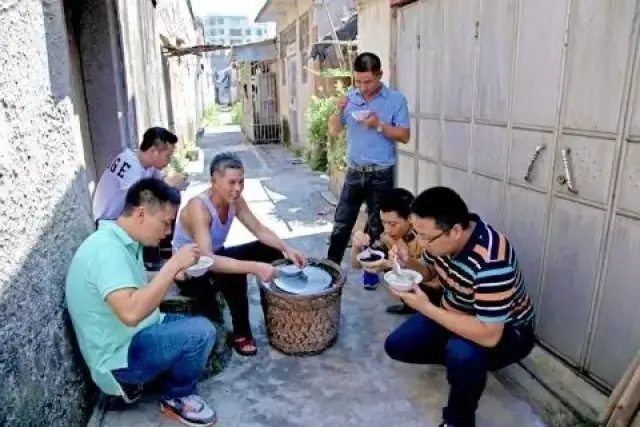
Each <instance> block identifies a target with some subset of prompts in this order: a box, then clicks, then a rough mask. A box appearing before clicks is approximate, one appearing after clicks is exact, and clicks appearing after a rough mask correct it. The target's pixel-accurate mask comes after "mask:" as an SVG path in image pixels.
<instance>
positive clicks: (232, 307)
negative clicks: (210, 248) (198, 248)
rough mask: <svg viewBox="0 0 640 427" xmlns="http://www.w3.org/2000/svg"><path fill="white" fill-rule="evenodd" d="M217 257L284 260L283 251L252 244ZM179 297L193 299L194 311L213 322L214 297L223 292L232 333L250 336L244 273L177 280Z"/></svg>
mask: <svg viewBox="0 0 640 427" xmlns="http://www.w3.org/2000/svg"><path fill="white" fill-rule="evenodd" d="M216 255H220V256H225V257H229V258H233V259H237V260H240V261H257V262H266V263H272V262H274V261H276V260H279V259H282V258H284V256H283V255H282V252H280V251H279V250H277V249H274V248H271V247H269V246H267V245H265V244H264V243H261V242H258V241H255V242H250V243H246V244H244V245H238V246H232V247H228V248H222V249H220V250H218V251H216ZM176 284H177V285H178V287H179V288H180V293H181V295H184V296H188V297H192V298H195V299H196V311H197V312H198V313H199V314H203V315H204V316H206V317H207V318H209V319H210V320H212V321H219V319H218V317H219V315H220V313H219V310H218V307H217V304H216V294H217V293H218V292H221V293H222V296H223V297H224V299H225V301H226V303H227V306H228V307H229V312H230V314H231V320H232V322H233V333H234V335H236V336H239V337H251V336H252V334H251V326H250V323H249V296H248V294H247V275H246V274H224V273H212V272H210V273H207V274H205V275H203V276H200V277H192V278H190V279H188V280H185V281H176Z"/></svg>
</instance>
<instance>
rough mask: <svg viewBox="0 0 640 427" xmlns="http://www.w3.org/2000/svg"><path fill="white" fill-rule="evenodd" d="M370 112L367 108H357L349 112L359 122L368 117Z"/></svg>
mask: <svg viewBox="0 0 640 427" xmlns="http://www.w3.org/2000/svg"><path fill="white" fill-rule="evenodd" d="M370 114H371V111H369V110H358V111H352V112H351V116H352V117H353V118H354V119H356V120H357V121H359V122H360V121H362V120H364V119H366V118H367V117H369V115H370Z"/></svg>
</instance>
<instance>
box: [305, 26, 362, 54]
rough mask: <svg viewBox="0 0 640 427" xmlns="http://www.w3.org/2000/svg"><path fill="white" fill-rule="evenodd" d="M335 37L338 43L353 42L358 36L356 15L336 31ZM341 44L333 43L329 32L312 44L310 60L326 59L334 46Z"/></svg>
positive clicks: (331, 34)
mask: <svg viewBox="0 0 640 427" xmlns="http://www.w3.org/2000/svg"><path fill="white" fill-rule="evenodd" d="M336 36H338V40H339V41H343V42H344V41H353V40H355V39H356V37H357V36H358V15H353V16H352V17H350V18H349V19H348V20H347V21H346V22H345V23H344V24H343V25H342V26H341V27H340V28H338V29H336ZM332 42H333V43H332ZM342 44H343V43H335V39H334V37H333V32H331V33H329V34H327V35H326V36H324V37H323V38H322V40H320V41H318V42H316V43H314V45H313V47H312V48H311V53H310V56H311V58H312V59H319V60H321V61H323V60H325V59H327V57H328V56H329V55H330V53H331V51H332V50H333V49H335V47H334V46H335V45H342Z"/></svg>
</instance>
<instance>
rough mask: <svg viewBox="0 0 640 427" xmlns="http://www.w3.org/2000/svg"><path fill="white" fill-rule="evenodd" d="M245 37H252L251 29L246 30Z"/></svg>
mask: <svg viewBox="0 0 640 427" xmlns="http://www.w3.org/2000/svg"><path fill="white" fill-rule="evenodd" d="M244 35H245V36H250V35H251V28H247V29H246V30H244Z"/></svg>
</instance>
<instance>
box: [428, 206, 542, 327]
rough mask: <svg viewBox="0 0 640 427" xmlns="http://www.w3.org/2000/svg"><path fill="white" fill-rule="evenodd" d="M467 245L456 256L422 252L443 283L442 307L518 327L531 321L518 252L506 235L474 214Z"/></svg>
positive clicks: (482, 319)
mask: <svg viewBox="0 0 640 427" xmlns="http://www.w3.org/2000/svg"><path fill="white" fill-rule="evenodd" d="M471 221H473V222H475V229H474V230H473V232H472V234H471V236H470V238H469V241H468V242H467V244H466V246H465V247H464V248H463V249H462V251H460V253H458V254H457V255H455V256H453V257H451V256H444V257H443V256H432V255H430V254H429V253H427V252H424V253H423V261H424V262H425V264H426V265H428V266H430V267H432V268H434V269H435V272H436V273H437V275H438V278H439V279H440V282H441V283H442V287H443V288H444V292H443V295H442V302H441V304H442V308H444V309H446V310H451V311H457V312H460V313H464V314H467V315H470V316H475V317H477V318H478V320H480V321H482V322H485V323H505V324H512V325H513V326H518V325H521V324H525V323H530V322H532V320H533V318H534V310H533V304H532V302H531V299H530V298H529V295H528V294H527V291H526V289H525V285H524V280H523V278H522V273H521V271H520V268H519V267H518V260H517V259H516V253H515V251H514V249H513V247H512V246H511V244H510V243H509V241H508V240H507V238H506V237H505V236H504V235H503V234H501V233H499V232H497V231H496V230H495V229H494V228H493V227H491V226H490V225H489V224H487V223H485V222H484V221H483V220H482V219H480V217H478V216H477V215H475V214H472V215H471Z"/></svg>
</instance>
